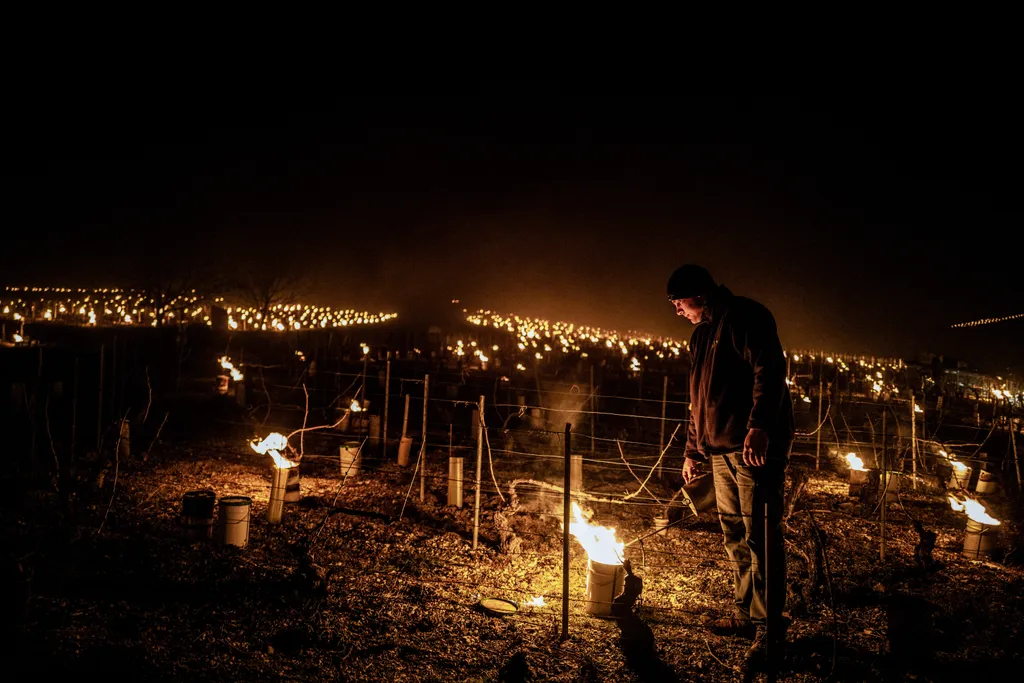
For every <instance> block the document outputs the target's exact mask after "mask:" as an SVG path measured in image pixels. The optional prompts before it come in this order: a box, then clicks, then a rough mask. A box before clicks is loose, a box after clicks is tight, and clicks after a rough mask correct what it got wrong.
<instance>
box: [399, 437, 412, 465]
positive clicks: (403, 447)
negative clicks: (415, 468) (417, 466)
mask: <svg viewBox="0 0 1024 683" xmlns="http://www.w3.org/2000/svg"><path fill="white" fill-rule="evenodd" d="M410 453H412V437H411V436H403V437H402V440H401V441H399V442H398V464H399V466H401V467H408V466H409V454H410Z"/></svg>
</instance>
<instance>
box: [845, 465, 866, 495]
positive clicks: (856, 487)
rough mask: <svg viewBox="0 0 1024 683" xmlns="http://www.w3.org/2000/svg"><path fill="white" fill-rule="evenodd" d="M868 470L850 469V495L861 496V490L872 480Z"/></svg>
mask: <svg viewBox="0 0 1024 683" xmlns="http://www.w3.org/2000/svg"><path fill="white" fill-rule="evenodd" d="M869 475H870V472H868V470H850V492H849V493H850V495H851V496H853V497H854V498H857V497H859V496H860V492H861V491H862V490H863V489H864V487H865V486H867V484H868V482H869V481H870V480H871V477H870V476H869Z"/></svg>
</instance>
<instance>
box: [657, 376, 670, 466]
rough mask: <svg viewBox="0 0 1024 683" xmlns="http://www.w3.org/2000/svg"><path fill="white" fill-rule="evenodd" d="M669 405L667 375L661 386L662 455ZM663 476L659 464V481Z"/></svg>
mask: <svg viewBox="0 0 1024 683" xmlns="http://www.w3.org/2000/svg"><path fill="white" fill-rule="evenodd" d="M667 404H668V375H667V374H666V375H665V381H664V382H662V385H661V434H660V436H659V437H658V452H659V453H662V452H664V450H665V406H666V405H667ZM662 476H663V474H662V469H661V463H660V462H659V463H658V479H661V478H662Z"/></svg>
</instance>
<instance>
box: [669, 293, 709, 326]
mask: <svg viewBox="0 0 1024 683" xmlns="http://www.w3.org/2000/svg"><path fill="white" fill-rule="evenodd" d="M671 302H672V305H673V306H674V307H675V309H676V315H681V316H683V317H684V318H686V319H687V320H689V321H690V322H691V323H693V324H694V325H696V324H697V323H699V322H700V321H701V319H702V318H703V317H704V304H705V303H707V299H705V297H703V296H694V297H690V298H689V299H672V300H671Z"/></svg>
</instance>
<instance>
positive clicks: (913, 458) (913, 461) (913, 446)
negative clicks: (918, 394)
mask: <svg viewBox="0 0 1024 683" xmlns="http://www.w3.org/2000/svg"><path fill="white" fill-rule="evenodd" d="M916 405H917V402H916V400H915V399H914V392H913V391H911V392H910V472H911V474H912V476H913V481H914V490H915V491H916V490H917V415H915V414H914V407H915V406H916Z"/></svg>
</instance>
